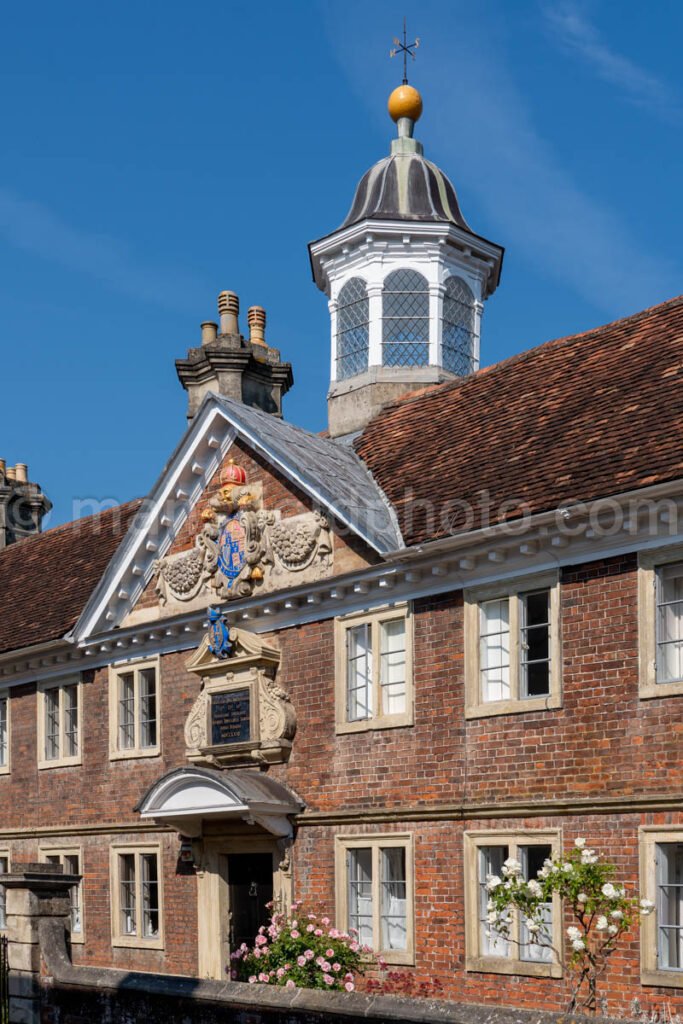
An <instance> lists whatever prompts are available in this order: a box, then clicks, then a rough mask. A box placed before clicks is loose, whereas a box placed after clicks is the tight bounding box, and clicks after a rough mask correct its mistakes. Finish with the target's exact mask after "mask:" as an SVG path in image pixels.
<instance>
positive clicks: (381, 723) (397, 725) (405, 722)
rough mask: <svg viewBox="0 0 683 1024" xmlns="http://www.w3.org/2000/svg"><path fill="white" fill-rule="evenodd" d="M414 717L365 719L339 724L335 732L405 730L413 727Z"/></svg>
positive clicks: (397, 716)
mask: <svg viewBox="0 0 683 1024" xmlns="http://www.w3.org/2000/svg"><path fill="white" fill-rule="evenodd" d="M413 724H414V722H413V716H412V715H391V716H389V715H387V716H386V717H384V718H363V719H362V720H361V721H359V722H337V723H336V725H335V732H336V733H337V734H338V735H339V734H342V733H350V732H370V731H371V730H374V729H405V728H407V727H409V726H411V725H413Z"/></svg>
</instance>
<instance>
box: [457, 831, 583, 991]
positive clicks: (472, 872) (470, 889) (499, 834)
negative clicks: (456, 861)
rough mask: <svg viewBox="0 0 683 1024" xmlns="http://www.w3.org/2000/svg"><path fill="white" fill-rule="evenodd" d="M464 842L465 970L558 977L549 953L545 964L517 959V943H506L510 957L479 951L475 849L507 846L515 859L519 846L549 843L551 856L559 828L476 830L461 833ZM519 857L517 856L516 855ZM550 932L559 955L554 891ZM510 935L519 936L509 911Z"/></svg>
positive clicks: (558, 901) (559, 933)
mask: <svg viewBox="0 0 683 1024" xmlns="http://www.w3.org/2000/svg"><path fill="white" fill-rule="evenodd" d="M464 843H465V854H464V855H465V950H466V955H465V970H466V971H476V972H480V973H491V974H516V975H523V976H525V977H535V978H561V977H562V964H561V963H559V962H558V961H557V959H556V958H555V956H554V954H553V960H552V962H549V963H540V962H538V961H533V960H521V959H520V956H519V948H520V947H519V945H518V944H516V943H515V942H512V941H511V943H510V948H511V954H510V956H491V955H490V954H484V953H482V951H481V930H480V929H481V922H480V908H479V895H480V889H479V884H480V879H479V860H480V858H479V850H480V849H481V847H486V846H507V847H508V851H509V852H508V855H509V856H510V857H517V858H518V850H519V847H520V846H550V848H551V856H555V855H557V854H559V853H560V851H561V834H560V830H559V829H542V830H535V829H530V830H517V829H513V830H510V831H500V830H495V831H494V830H481V831H479V830H477V831H468V832H465V834H464ZM518 859H519V858H518ZM552 920H553V924H552V932H553V945H554V946H555V948H556V949H558V950H559V951H560V957H562V944H563V934H562V932H563V928H562V901H561V899H560V897H559V896H558V895H557V894H554V895H553V901H552ZM511 935H512V936H513V937H514V938H519V914H518V913H517V912H513V926H512V931H511Z"/></svg>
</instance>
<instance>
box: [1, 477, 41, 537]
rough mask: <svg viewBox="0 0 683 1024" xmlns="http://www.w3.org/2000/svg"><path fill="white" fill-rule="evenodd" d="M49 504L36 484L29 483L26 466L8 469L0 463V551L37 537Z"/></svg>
mask: <svg viewBox="0 0 683 1024" xmlns="http://www.w3.org/2000/svg"><path fill="white" fill-rule="evenodd" d="M51 508H52V502H51V501H50V500H49V499H48V498H47V497H46V496H45V495H44V494H43V492H42V490H41V489H40V486H39V485H38V484H34V483H31V482H30V480H29V476H28V466H27V465H26V463H25V462H17V464H16V466H8V465H7V463H6V461H5V459H0V548H4V547H6V546H7V545H8V544H12V543H13V542H14V541H17V540H23V539H24V538H25V537H31V536H32V535H34V534H37V533H40V531H41V529H42V525H43V518H44V516H45V515H46V513H48V512H49V511H50V509H51Z"/></svg>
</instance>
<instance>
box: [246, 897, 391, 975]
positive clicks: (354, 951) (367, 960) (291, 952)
mask: <svg viewBox="0 0 683 1024" xmlns="http://www.w3.org/2000/svg"><path fill="white" fill-rule="evenodd" d="M270 907H271V910H272V904H271V905H270ZM302 919H305V920H306V921H308V922H309V924H308V925H306V927H305V928H302V929H300V927H299V923H300V922H301V921H302ZM230 960H231V963H230V975H231V977H232V978H233V979H235V980H236V981H247V982H249V984H251V985H279V986H281V987H284V988H295V987H296V988H320V989H327V990H329V991H338V992H353V991H354V989H355V988H356V983H357V978H358V976H359V975H362V974H363V973H364V971H365V970H366V969H367V968H372V967H377V966H379V967H380V968H381V967H382V964H381V963H380V962H379V961H375V959H374V958H373V956H372V953H371V951H370V949H368V947H367V946H361V945H359V943H358V941H357V940H356V938H354V937H353V936H352V935H348V934H347V933H346V932H341V931H339V930H338V929H337V928H330V920H329V918H327V917H323V918H320V919H318V917H317V915H316V914H304V912H303V911H302V909H301V904H300V903H293V904H292V909H291V911H290V913H289V914H283V913H280V912H279V911H273V912H272V916H271V918H270V921H269V923H268V924H267V925H264V926H262V927H261V928H260V929H259V933H258V935H257V936H256V937H255V939H254V944H253V946H252V947H249V946H247V945H246V943H243V944H242V946H240V948H239V949H236V950H235V952H234V953H232V954H231V957H230Z"/></svg>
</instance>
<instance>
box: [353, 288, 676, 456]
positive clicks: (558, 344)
mask: <svg viewBox="0 0 683 1024" xmlns="http://www.w3.org/2000/svg"><path fill="white" fill-rule="evenodd" d="M680 305H683V294H682V295H676V296H674V297H673V298H671V299H666V300H665V301H664V302H658V303H657V304H656V305H654V306H648V307H647V308H646V309H641V310H638V312H637V313H630V314H629V315H628V316H624V317H620V318H618V319H617V320H610V321H609V323H606V324H600V325H599V326H598V327H591V328H589V329H588V330H586V331H580V332H579V333H578V334H565V335H563V336H562V337H560V338H550V339H549V340H548V341H542V342H541V343H540V344H539V345H534V346H533V348H528V349H524V351H522V352H515V353H514V355H511V356H508V357H507V358H506V359H501V360H500V361H499V362H497V363H491V365H490V366H482V367H481V368H480V369H479V370H477V371H476V372H475V373H471V374H468V375H467V376H466V377H459V378H458V379H457V380H453V381H447V382H445V383H441V384H428V385H426V386H425V387H422V388H416V389H415V390H414V391H409V392H407V393H406V394H403V395H400V396H399V397H398V398H396V399H394V400H393V401H391V402H389V403H387V405H385V406H384V407H383V408H382V411H381V412H380V413H379V414H378V416H379V417H382V416H385V415H386V414H387V413H388V412H389V411H391V410H394V409H398V408H401V407H402V406H404V405H408V404H409V403H410V402H417V401H422V400H423V399H426V398H431V397H432V396H433V395H437V394H438V395H444V394H447V393H449V392H451V391H457V390H458V389H460V388H464V387H467V386H471V385H472V384H474V382H475V381H477V380H481V378H482V377H484V376H485V375H488V374H491V373H497V372H499V371H502V370H504V369H506V368H507V367H508V366H511V365H515V364H517V363H521V362H524V361H526V360H528V359H531V358H534V357H537V356H538V355H539V354H543V353H545V352H547V351H548V350H550V349H552V350H553V351H555V350H556V349H558V348H562V347H563V346H569V345H571V344H573V343H575V342H578V341H581V340H591V341H592V340H594V339H595V338H598V337H599V336H600V335H601V334H602V333H604V332H608V331H610V330H613V329H614V328H617V327H623V326H626V325H629V326H630V325H632V324H637V323H639V322H640V321H641V320H645V319H647V318H648V317H650V316H652V315H653V314H654V313H658V312H661V311H662V310H664V309H667V308H669V307H672V308H673V307H676V306H680ZM377 418H378V417H375V419H377ZM371 422H372V421H371ZM361 437H362V435H361Z"/></svg>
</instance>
